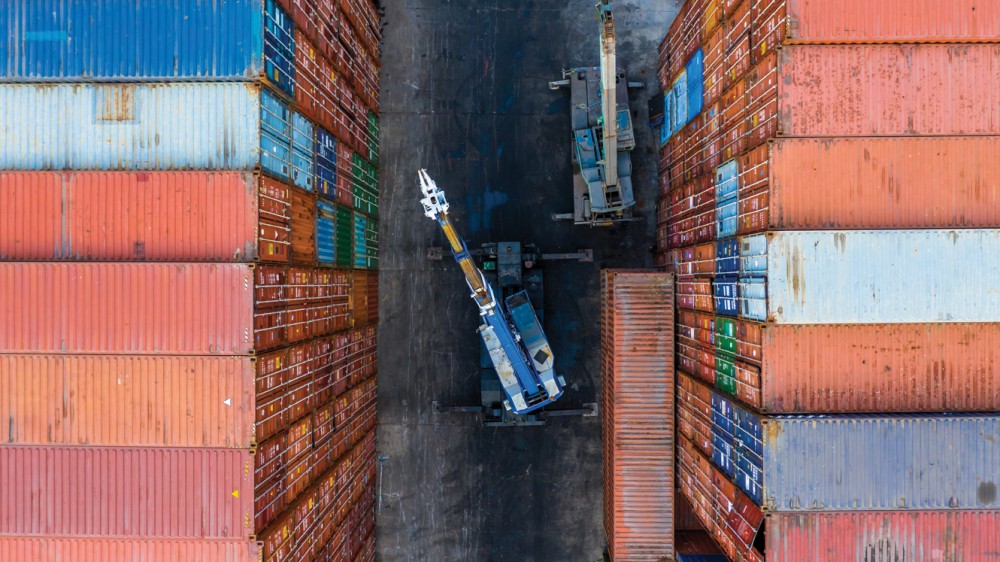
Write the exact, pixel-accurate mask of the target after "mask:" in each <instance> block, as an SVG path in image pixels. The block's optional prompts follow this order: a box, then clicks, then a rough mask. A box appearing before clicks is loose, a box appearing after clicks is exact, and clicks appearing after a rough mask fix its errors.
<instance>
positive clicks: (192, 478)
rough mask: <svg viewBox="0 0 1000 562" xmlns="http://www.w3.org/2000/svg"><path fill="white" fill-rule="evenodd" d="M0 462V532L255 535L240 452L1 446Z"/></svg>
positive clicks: (249, 483) (249, 477) (246, 461)
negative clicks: (0, 473)
mask: <svg viewBox="0 0 1000 562" xmlns="http://www.w3.org/2000/svg"><path fill="white" fill-rule="evenodd" d="M0 467H2V471H3V475H2V477H0V535H35V536H38V535H57V536H85V537H144V538H149V537H166V538H218V539H242V538H245V537H249V536H250V535H252V534H253V521H254V518H253V499H254V489H253V457H252V456H251V455H250V453H249V452H248V451H246V450H238V449H167V448H131V449H124V448H107V447H31V446H8V445H5V446H0Z"/></svg>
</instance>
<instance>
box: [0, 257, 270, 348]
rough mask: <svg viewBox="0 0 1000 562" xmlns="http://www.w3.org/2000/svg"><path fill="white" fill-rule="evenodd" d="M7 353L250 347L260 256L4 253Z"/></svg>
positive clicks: (2, 336) (2, 308)
mask: <svg viewBox="0 0 1000 562" xmlns="http://www.w3.org/2000/svg"><path fill="white" fill-rule="evenodd" d="M0 287H3V291H0V318H3V319H4V323H3V326H2V327H0V353H127V354H158V355H164V354H177V355H233V354H236V355H241V354H245V353H248V352H250V351H251V350H252V349H253V346H252V344H251V339H250V338H251V337H252V336H253V332H254V330H253V325H254V322H253V312H254V304H253V294H254V293H253V266H250V265H240V264H134V263H133V264H128V263H0Z"/></svg>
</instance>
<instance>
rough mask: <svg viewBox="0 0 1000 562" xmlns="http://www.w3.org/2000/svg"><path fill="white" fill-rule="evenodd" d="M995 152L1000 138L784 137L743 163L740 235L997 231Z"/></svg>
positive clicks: (999, 204)
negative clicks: (755, 198)
mask: <svg viewBox="0 0 1000 562" xmlns="http://www.w3.org/2000/svg"><path fill="white" fill-rule="evenodd" d="M997 154H1000V138H998V137H896V138H842V139H777V140H775V141H773V142H772V143H770V144H768V145H764V146H761V147H759V148H757V149H755V150H753V151H751V152H749V153H747V154H746V155H744V156H743V157H742V158H741V159H740V164H741V169H740V180H741V181H740V199H741V200H742V201H741V204H740V215H741V217H740V232H741V233H748V232H754V231H760V230H764V229H772V230H813V229H829V228H838V229H859V228H879V229H883V228H949V227H950V228H995V227H997V226H1000V161H998V159H997V158H996V155H997ZM943 186H947V188H943ZM761 189H765V190H766V191H767V192H769V197H768V198H764V199H763V202H764V203H763V205H754V207H755V208H753V209H750V208H749V207H750V206H751V205H752V203H751V202H750V201H749V199H750V197H751V195H752V194H756V193H758V192H760V191H761ZM765 197H767V196H765ZM754 211H757V213H758V214H760V215H763V216H762V217H759V218H758V217H755V216H754V214H753V213H754Z"/></svg>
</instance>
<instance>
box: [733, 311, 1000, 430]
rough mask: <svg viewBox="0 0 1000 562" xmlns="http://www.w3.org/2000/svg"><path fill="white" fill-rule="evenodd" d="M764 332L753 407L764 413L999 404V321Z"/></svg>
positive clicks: (983, 408)
mask: <svg viewBox="0 0 1000 562" xmlns="http://www.w3.org/2000/svg"><path fill="white" fill-rule="evenodd" d="M752 325H753V326H760V325H759V324H752ZM760 334H761V335H760V339H761V343H760V354H761V359H760V360H759V361H760V362H759V365H760V389H759V392H760V403H759V404H753V403H751V404H749V405H750V406H752V407H754V408H755V409H758V410H760V411H763V412H768V413H774V414H779V413H788V414H791V413H836V412H938V411H945V412H989V411H994V410H996V405H997V404H998V403H1000V369H997V368H996V365H998V364H1000V324H995V323H975V324H963V323H943V324H853V325H846V324H845V325H822V324H821V325H803V326H764V327H763V329H762V330H760ZM742 338H747V339H753V336H752V335H748V336H741V339H742ZM749 347H751V348H752V347H753V346H752V345H750V346H749ZM745 359H746V360H748V361H753V358H750V357H746V358H745Z"/></svg>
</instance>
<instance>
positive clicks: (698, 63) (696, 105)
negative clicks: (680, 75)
mask: <svg viewBox="0 0 1000 562" xmlns="http://www.w3.org/2000/svg"><path fill="white" fill-rule="evenodd" d="M684 73H685V74H686V75H687V121H691V120H693V119H694V118H695V117H698V114H699V113H701V109H702V107H703V104H704V101H705V100H704V82H705V58H704V54H703V53H702V51H701V49H698V50H697V51H695V53H694V54H693V55H691V58H690V59H688V61H687V64H686V65H684Z"/></svg>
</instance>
